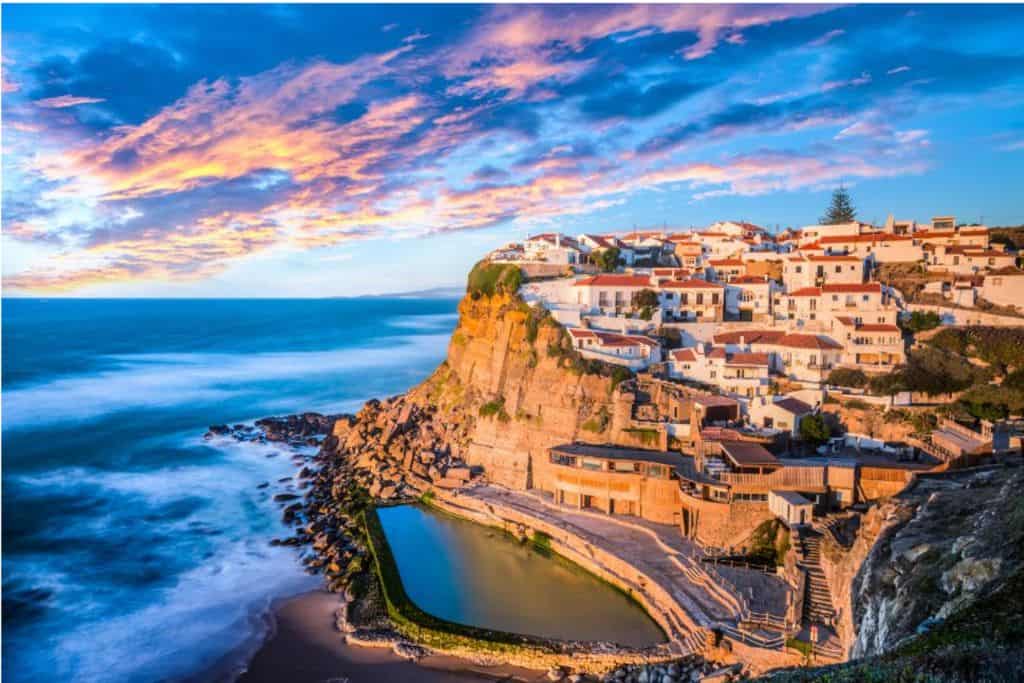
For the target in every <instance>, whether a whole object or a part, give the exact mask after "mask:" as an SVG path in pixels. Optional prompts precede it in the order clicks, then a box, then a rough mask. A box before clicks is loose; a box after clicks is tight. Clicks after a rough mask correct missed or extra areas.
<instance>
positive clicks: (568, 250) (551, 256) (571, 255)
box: [523, 232, 586, 265]
mask: <svg viewBox="0 0 1024 683" xmlns="http://www.w3.org/2000/svg"><path fill="white" fill-rule="evenodd" d="M523 250H524V251H525V260H527V261H543V262H546V263H553V264H557V265H577V264H579V263H583V261H584V256H585V254H586V251H584V249H583V247H581V246H580V244H579V242H577V241H576V240H575V239H573V238H572V237H569V236H568V235H563V234H561V233H558V232H554V233H551V232H547V233H543V234H540V235H534V236H532V237H529V238H527V239H526V241H525V242H523Z"/></svg>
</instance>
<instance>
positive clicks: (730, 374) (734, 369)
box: [668, 344, 770, 398]
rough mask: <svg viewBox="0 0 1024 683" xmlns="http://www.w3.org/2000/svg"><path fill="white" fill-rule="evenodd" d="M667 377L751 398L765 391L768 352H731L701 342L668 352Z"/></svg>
mask: <svg viewBox="0 0 1024 683" xmlns="http://www.w3.org/2000/svg"><path fill="white" fill-rule="evenodd" d="M669 359H670V360H669V363H668V373H669V376H670V377H673V378H676V379H683V380H691V381H696V382H701V383H703V384H709V385H713V386H717V387H718V388H719V389H721V390H722V391H724V392H726V393H729V394H733V395H735V396H742V397H746V398H752V397H754V396H763V395H765V394H767V393H768V389H769V384H770V379H769V374H768V368H769V363H770V361H769V358H768V354H767V353H749V352H741V351H737V352H733V353H728V352H727V351H726V350H725V348H724V347H717V348H710V349H705V347H704V345H700V344H699V345H697V346H695V347H692V348H686V349H675V350H673V351H671V352H669Z"/></svg>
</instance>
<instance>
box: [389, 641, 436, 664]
mask: <svg viewBox="0 0 1024 683" xmlns="http://www.w3.org/2000/svg"><path fill="white" fill-rule="evenodd" d="M391 650H392V651H393V652H394V653H395V654H396V655H398V656H399V657H402V658H403V659H408V660H410V661H416V660H417V659H422V658H423V657H426V656H427V655H429V654H430V650H428V649H427V648H425V647H422V646H420V645H416V644H415V643H410V642H408V641H405V640H400V641H398V642H397V643H395V644H394V646H393V647H392V648H391Z"/></svg>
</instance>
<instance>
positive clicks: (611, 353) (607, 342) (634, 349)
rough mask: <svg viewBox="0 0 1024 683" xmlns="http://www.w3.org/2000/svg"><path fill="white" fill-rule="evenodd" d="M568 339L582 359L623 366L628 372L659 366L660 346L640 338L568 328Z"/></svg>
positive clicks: (650, 340) (651, 340)
mask: <svg viewBox="0 0 1024 683" xmlns="http://www.w3.org/2000/svg"><path fill="white" fill-rule="evenodd" d="M569 336H570V337H571V338H572V340H573V346H574V347H575V348H576V349H577V350H578V351H579V352H580V355H581V356H583V357H584V358H590V359H593V360H601V361H604V362H606V363H612V364H614V365H622V366H624V367H627V368H629V369H631V370H643V369H644V368H646V367H647V366H648V365H650V364H652V363H660V362H661V344H659V343H658V342H656V341H655V340H653V339H651V338H650V337H645V336H643V335H638V334H616V333H614V332H599V331H597V330H587V329H582V328H579V327H571V328H569Z"/></svg>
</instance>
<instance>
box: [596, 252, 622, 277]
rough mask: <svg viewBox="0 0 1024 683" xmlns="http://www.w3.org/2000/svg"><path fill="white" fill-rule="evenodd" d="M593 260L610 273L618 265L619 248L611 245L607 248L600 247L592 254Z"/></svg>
mask: <svg viewBox="0 0 1024 683" xmlns="http://www.w3.org/2000/svg"><path fill="white" fill-rule="evenodd" d="M594 262H595V263H597V265H598V267H599V268H600V269H601V270H603V271H604V272H606V273H610V272H612V271H613V270H615V268H616V266H618V265H619V249H618V247H611V248H609V249H602V250H601V251H599V252H597V253H596V254H595V255H594Z"/></svg>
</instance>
